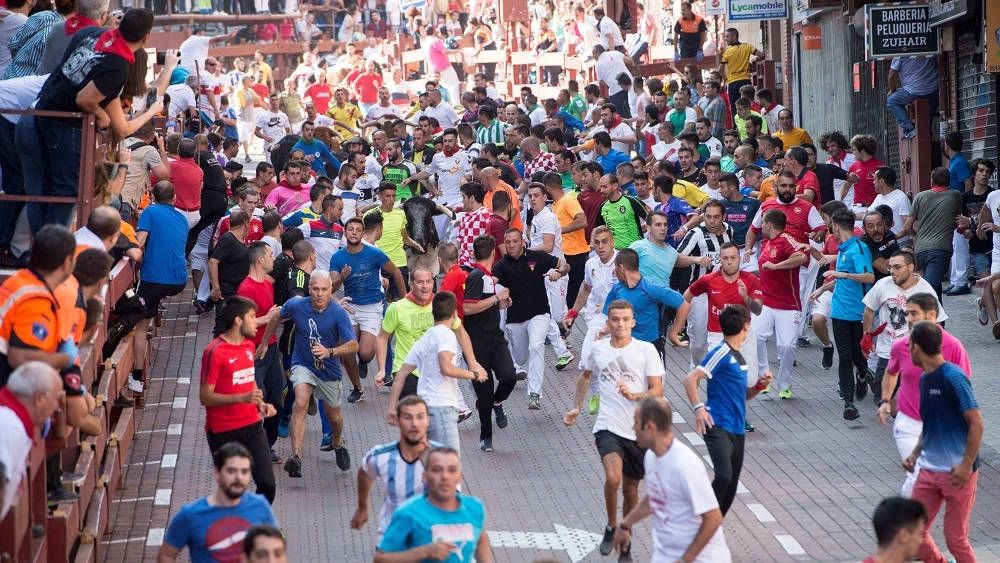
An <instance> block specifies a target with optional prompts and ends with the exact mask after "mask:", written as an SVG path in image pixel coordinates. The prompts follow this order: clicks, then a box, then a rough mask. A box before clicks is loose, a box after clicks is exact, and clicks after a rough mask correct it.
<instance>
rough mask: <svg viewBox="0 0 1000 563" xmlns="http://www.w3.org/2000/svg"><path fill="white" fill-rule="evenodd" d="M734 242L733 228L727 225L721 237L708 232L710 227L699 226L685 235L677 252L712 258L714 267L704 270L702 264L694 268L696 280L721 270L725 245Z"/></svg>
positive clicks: (694, 278)
mask: <svg viewBox="0 0 1000 563" xmlns="http://www.w3.org/2000/svg"><path fill="white" fill-rule="evenodd" d="M727 242H733V228H732V227H730V226H729V225H728V224H726V230H725V231H723V232H722V234H721V235H713V234H712V233H710V232H708V227H706V226H704V225H699V226H697V227H695V228H693V229H691V230H690V231H688V232H687V234H686V235H684V239H683V240H682V241H681V244H680V246H678V247H677V252H679V253H681V254H686V255H688V256H711V257H712V265H711V267H709V268H703V267H702V266H701V265H700V264H695V265H694V266H692V267H691V268H692V270H691V279H692V280H696V279H698V278H700V277H701V276H702V275H704V274H711V273H712V272H714V271H715V270H717V269H718V268H719V252H720V249H721V247H722V245H723V244H725V243H727Z"/></svg>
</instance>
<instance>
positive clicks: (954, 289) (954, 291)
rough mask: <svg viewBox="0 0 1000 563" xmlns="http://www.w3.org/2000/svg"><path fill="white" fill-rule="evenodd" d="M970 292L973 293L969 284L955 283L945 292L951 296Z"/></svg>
mask: <svg viewBox="0 0 1000 563" xmlns="http://www.w3.org/2000/svg"><path fill="white" fill-rule="evenodd" d="M970 293H972V290H971V289H969V286H968V284H962V285H953V286H951V287H949V288H948V291H945V292H944V294H945V295H947V296H949V297H957V296H959V295H968V294H970Z"/></svg>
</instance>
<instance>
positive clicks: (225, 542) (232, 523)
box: [163, 493, 278, 563]
mask: <svg viewBox="0 0 1000 563" xmlns="http://www.w3.org/2000/svg"><path fill="white" fill-rule="evenodd" d="M259 524H271V525H273V526H277V525H278V520H277V519H275V517H274V512H272V511H271V505H270V504H268V502H267V499H265V498H264V497H263V496H262V495H258V494H255V493H243V498H241V499H240V503H239V504H238V505H236V506H231V507H227V506H211V505H209V504H208V499H207V498H204V497H203V498H200V499H198V500H196V501H194V502H192V503H190V504H185V505H184V506H183V507H181V509H180V510H179V511H177V514H175V515H174V519H173V520H171V521H170V525H169V526H167V533H166V535H165V536H164V537H163V541H164V542H166V543H167V544H169V545H171V546H173V547H175V548H177V549H180V550H183V549H184V547H185V546H187V548H188V551H190V552H191V561H192V562H193V563H217V562H219V561H239V560H240V556H241V555H242V554H243V536H245V535H246V532H247V530H249V529H250V528H252V527H254V526H257V525H259Z"/></svg>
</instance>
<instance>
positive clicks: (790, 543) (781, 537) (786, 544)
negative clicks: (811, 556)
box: [774, 534, 806, 555]
mask: <svg viewBox="0 0 1000 563" xmlns="http://www.w3.org/2000/svg"><path fill="white" fill-rule="evenodd" d="M774 539H776V540H778V543H780V544H781V547H783V548H784V549H785V552H786V553H788V554H789V555H805V554H806V550H804V549H802V544H800V543H799V542H798V540H796V539H795V538H793V537H792V536H790V535H787V534H774Z"/></svg>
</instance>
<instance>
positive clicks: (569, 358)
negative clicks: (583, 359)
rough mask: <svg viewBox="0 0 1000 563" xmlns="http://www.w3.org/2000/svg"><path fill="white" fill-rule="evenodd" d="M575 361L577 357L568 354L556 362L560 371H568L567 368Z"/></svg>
mask: <svg viewBox="0 0 1000 563" xmlns="http://www.w3.org/2000/svg"><path fill="white" fill-rule="evenodd" d="M575 359H576V356H574V355H573V354H567V355H565V356H563V357H561V358H559V359H558V360H556V369H557V370H558V371H562V370H564V369H566V366H568V365H569V363H570V362H572V361H573V360H575Z"/></svg>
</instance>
